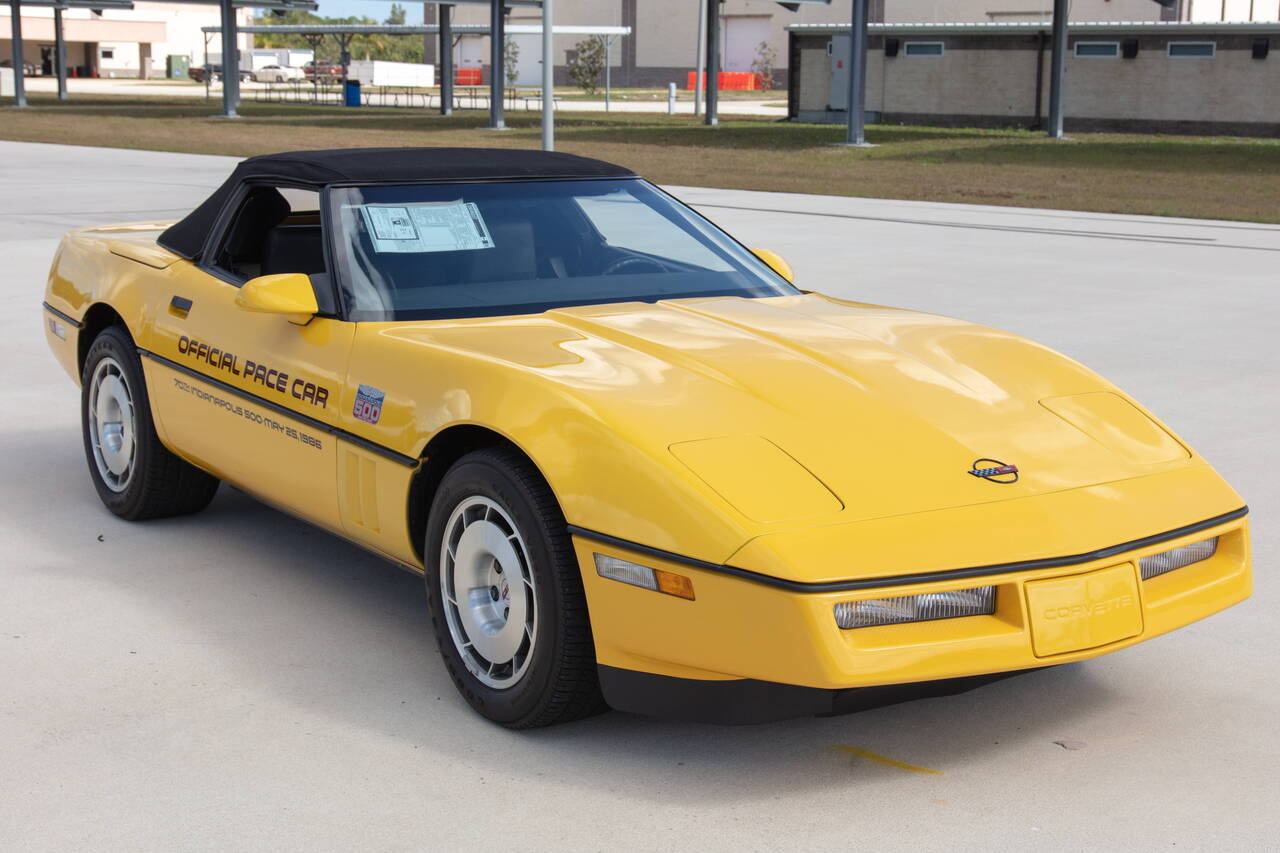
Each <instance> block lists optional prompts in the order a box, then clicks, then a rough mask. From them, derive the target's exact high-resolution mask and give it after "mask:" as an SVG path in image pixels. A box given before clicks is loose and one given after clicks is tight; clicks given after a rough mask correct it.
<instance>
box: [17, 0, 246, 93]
mask: <svg viewBox="0 0 1280 853" xmlns="http://www.w3.org/2000/svg"><path fill="white" fill-rule="evenodd" d="M8 13H9V6H8V4H5V6H4V7H3V9H0V33H3V34H4V35H5V36H8V35H9V34H10V33H11V32H12V27H11V22H10V18H9V14H8ZM251 15H252V10H250V9H238V10H237V18H238V20H239V21H240V22H241V23H242V24H247V23H249V22H250V21H251V20H252V18H251ZM220 22H221V15H220V12H219V9H218V7H217V6H216V5H194V4H189V3H160V2H157V3H151V2H146V3H144V2H139V3H137V5H136V6H135V7H134V8H133V9H103V10H101V11H94V10H92V9H67V10H66V11H64V12H63V13H62V30H63V37H64V38H65V39H66V43H67V67H68V69H69V70H71V71H72V72H74V73H75V74H77V75H79V76H100V77H161V76H164V72H165V60H166V57H167V56H170V55H176V56H182V57H185V58H186V59H187V61H188V62H189V63H190V64H192V65H200V64H202V63H203V62H204V50H205V36H204V33H202V32H201V27H216V26H218V25H219V23H220ZM53 45H54V33H53V9H51V8H49V7H40V6H23V7H22V55H23V58H24V60H25V61H26V62H27V63H29V64H31V65H32V66H34V67H35V71H36V74H45V75H51V74H53V73H54V66H53ZM240 46H241V49H242V50H249V49H251V48H252V47H253V37H252V36H242V37H241V42H240ZM209 48H210V50H211V51H213V52H217V51H220V50H221V46H220V44H219V43H217V39H216V38H215V39H214V40H213V41H212V42H211V43H210V44H209ZM12 53H13V49H12V41H11V39H9V38H4V39H0V58H4V59H8V58H9V57H10V56H12Z"/></svg>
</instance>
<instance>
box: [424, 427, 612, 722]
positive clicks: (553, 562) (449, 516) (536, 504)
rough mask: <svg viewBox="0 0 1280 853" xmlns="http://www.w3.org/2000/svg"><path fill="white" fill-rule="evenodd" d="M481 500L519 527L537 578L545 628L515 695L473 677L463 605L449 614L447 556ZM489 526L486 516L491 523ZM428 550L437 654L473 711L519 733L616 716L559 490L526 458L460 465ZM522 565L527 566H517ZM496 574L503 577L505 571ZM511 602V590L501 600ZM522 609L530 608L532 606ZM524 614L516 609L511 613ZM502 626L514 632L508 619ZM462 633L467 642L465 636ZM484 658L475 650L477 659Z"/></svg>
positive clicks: (501, 456) (438, 502)
mask: <svg viewBox="0 0 1280 853" xmlns="http://www.w3.org/2000/svg"><path fill="white" fill-rule="evenodd" d="M476 501H488V502H492V503H493V504H496V506H497V508H498V509H500V510H501V511H502V513H505V516H506V517H505V518H502V517H501V516H502V513H498V512H496V511H495V512H494V514H493V516H492V518H493V519H494V521H495V523H497V524H500V525H503V526H504V528H505V526H506V525H508V524H510V525H513V526H514V528H515V531H514V532H516V533H517V534H518V536H519V537H520V540H521V542H520V543H518V544H517V547H518V548H519V547H523V551H521V552H520V553H521V554H522V555H524V554H527V560H528V563H529V567H528V568H527V569H526V570H527V571H528V573H529V575H531V576H532V577H531V586H532V604H533V607H534V608H535V611H534V612H535V613H536V620H537V621H536V627H535V629H534V630H533V633H532V637H533V639H532V642H530V643H529V644H528V645H527V646H524V645H522V646H521V648H523V649H526V655H527V662H524V663H521V664H519V665H521V666H524V667H525V668H524V670H523V674H522V675H519V676H514V678H515V680H514V681H513V682H512V683H511V684H510V686H502V687H499V686H493V685H490V684H487V683H485V682H484V681H482V680H481V677H480V676H478V675H477V672H478V671H479V670H478V668H477V672H473V671H472V669H471V668H469V666H468V662H469V663H470V665H471V667H476V666H477V663H476V661H477V657H476V656H475V655H474V654H473V655H472V656H471V657H469V658H468V660H467V661H464V659H463V653H462V652H461V650H460V648H459V643H458V642H457V641H455V639H454V634H453V630H455V629H457V628H458V626H459V624H460V623H459V620H461V619H462V618H463V617H462V616H460V615H459V614H460V608H458V607H457V606H456V604H455V605H454V606H452V609H451V610H450V613H449V614H446V606H447V605H446V596H445V593H444V587H443V586H442V584H441V572H442V565H441V562H442V560H441V557H442V553H441V551H442V544H443V541H444V537H445V535H446V527H450V529H451V531H453V530H456V529H458V528H457V525H458V524H459V523H460V524H462V525H463V527H465V526H466V520H465V519H466V514H465V513H463V514H462V515H461V516H457V518H455V512H457V511H459V510H460V508H462V507H464V506H474V503H475V502H476ZM489 518H490V516H487V515H486V516H485V519H486V520H488V519H489ZM458 519H461V521H459V520H458ZM451 525H452V526H451ZM425 544H426V552H425V553H426V560H425V563H426V587H427V602H428V605H429V606H430V608H431V625H432V628H433V629H434V630H435V636H436V645H437V646H438V647H439V649H440V655H441V657H443V659H444V663H445V668H446V669H447V670H448V672H449V675H450V677H451V678H452V679H453V682H454V684H455V685H456V686H457V688H458V691H459V692H460V693H461V694H462V695H463V697H464V698H465V699H466V700H467V702H468V703H470V705H471V707H472V708H474V709H475V710H476V711H477V712H478V713H479V714H481V715H482V716H484V717H486V718H488V719H489V720H492V721H493V722H495V723H498V724H499V725H502V726H506V727H507V728H511V729H531V728H538V727H541V726H550V725H554V724H557V723H565V722H569V721H571V720H577V719H581V718H583V717H587V716H591V715H593V714H598V713H601V712H602V711H605V710H607V706H606V705H605V704H604V699H603V698H602V697H601V695H600V684H599V680H598V676H597V672H596V660H595V644H594V641H593V640H592V636H591V623H590V619H589V617H588V614H587V603H586V596H585V595H584V593H583V590H582V577H581V576H580V574H579V570H578V565H577V561H576V560H575V558H574V552H573V546H572V543H571V541H570V538H569V534H568V532H567V531H566V529H565V520H564V516H563V515H562V514H561V512H560V507H559V505H558V504H557V503H556V500H555V497H554V495H552V493H551V489H550V488H548V486H547V484H546V482H545V481H544V480H543V479H542V477H541V475H540V474H539V473H538V471H537V469H536V468H535V467H534V466H533V465H532V464H531V463H530V462H529V461H528V460H527V459H525V458H524V457H523V456H522V455H521V454H519V453H518V452H516V451H514V450H511V449H507V448H489V449H484V450H478V451H475V452H473V453H470V454H468V455H466V456H464V457H462V458H461V459H459V460H458V461H457V462H456V463H454V465H453V466H452V467H451V468H450V469H449V471H448V472H447V473H446V474H445V476H444V478H443V480H442V481H441V483H440V487H439V489H438V490H437V492H436V495H435V499H434V500H433V501H432V504H431V511H430V515H429V516H428V520H427V533H426V543H425ZM447 559H449V558H448V557H446V560H447ZM498 563H499V560H498V559H496V558H495V559H493V564H494V566H495V567H497V566H498ZM523 564H524V559H521V560H520V561H519V562H518V565H523ZM443 571H444V572H445V573H446V574H448V573H449V571H450V568H449V567H445V568H444V569H443ZM496 571H497V572H498V573H499V574H500V575H501V573H502V569H501V568H500V567H498V568H496ZM451 577H452V576H451ZM506 577H511V578H512V584H513V586H519V588H520V590H521V592H524V591H525V589H526V587H525V586H524V585H520V584H519V583H518V582H517V581H516V580H514V577H513V576H512V575H511V573H510V572H508V573H507V575H506ZM450 583H452V580H451V581H450ZM481 588H483V587H481ZM490 589H491V590H493V589H494V588H492V587H491V588H490ZM525 594H526V595H528V593H525ZM455 595H456V588H455ZM460 597H461V596H459V598H460ZM506 598H507V596H506V587H505V586H504V591H503V594H502V599H504V600H505V599H506ZM493 600H494V602H495V603H497V605H498V606H500V605H501V604H502V602H501V601H499V598H498V596H497V595H496V594H495V595H494V596H493ZM520 606H521V608H522V609H527V608H528V607H529V604H527V603H526V604H522V605H520ZM515 607H516V605H515V604H514V602H513V603H512V607H511V609H512V610H514V609H515ZM451 619H452V620H453V622H452V626H453V627H451V622H450V620H451ZM502 624H503V626H504V630H505V626H506V624H507V623H506V617H505V614H504V617H503V621H502ZM460 630H463V632H464V633H465V628H462V629H460ZM526 636H529V635H528V634H526ZM475 651H476V649H475V648H472V653H474V652H475ZM518 660H520V657H519V653H517V655H516V657H515V658H512V663H511V664H510V668H511V671H512V672H513V673H514V671H515V669H516V666H517V663H516V662H517V661H518ZM503 666H506V664H503ZM489 672H490V673H492V672H493V670H489Z"/></svg>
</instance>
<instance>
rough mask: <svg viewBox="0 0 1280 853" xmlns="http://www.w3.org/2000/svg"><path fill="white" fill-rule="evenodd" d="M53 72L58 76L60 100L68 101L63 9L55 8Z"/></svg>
mask: <svg viewBox="0 0 1280 853" xmlns="http://www.w3.org/2000/svg"><path fill="white" fill-rule="evenodd" d="M53 70H54V73H55V74H57V75H58V100H59V101H65V100H67V40H66V39H65V38H63V36H62V7H61V6H54V7H53Z"/></svg>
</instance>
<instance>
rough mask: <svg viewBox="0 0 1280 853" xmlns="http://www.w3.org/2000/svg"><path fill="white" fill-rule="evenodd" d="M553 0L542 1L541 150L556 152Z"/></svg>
mask: <svg viewBox="0 0 1280 853" xmlns="http://www.w3.org/2000/svg"><path fill="white" fill-rule="evenodd" d="M554 5H555V0H542V150H543V151H555V150H556V113H555V106H556V76H555V74H556V51H555V33H554V27H553V21H554V18H555V10H554V9H553V8H552V6H554Z"/></svg>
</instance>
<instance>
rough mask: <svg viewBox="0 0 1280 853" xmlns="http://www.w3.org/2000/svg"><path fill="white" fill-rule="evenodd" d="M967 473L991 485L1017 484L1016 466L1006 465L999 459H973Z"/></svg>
mask: <svg viewBox="0 0 1280 853" xmlns="http://www.w3.org/2000/svg"><path fill="white" fill-rule="evenodd" d="M969 473H970V474H972V475H973V476H975V477H981V478H982V479H984V480H990V481H991V482H993V483H1005V484H1008V483H1016V482H1018V466H1017V465H1006V464H1004V463H1003V462H1001V461H1000V460H999V459H975V460H973V465H972V466H971V468H970V470H969Z"/></svg>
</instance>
